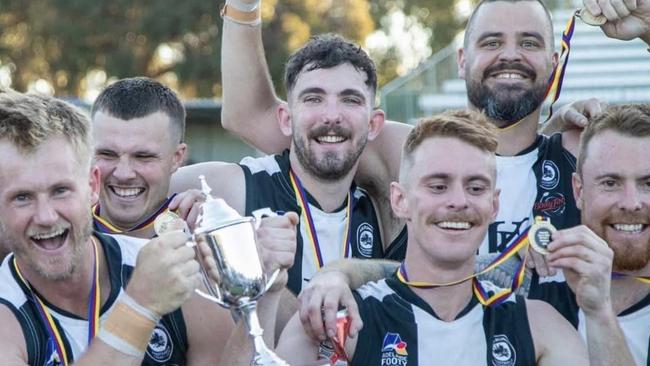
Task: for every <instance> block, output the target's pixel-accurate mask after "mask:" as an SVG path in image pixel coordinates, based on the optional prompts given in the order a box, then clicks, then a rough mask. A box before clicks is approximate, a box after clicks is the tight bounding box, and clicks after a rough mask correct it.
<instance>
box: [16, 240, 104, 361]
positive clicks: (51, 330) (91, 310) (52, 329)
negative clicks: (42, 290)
mask: <svg viewBox="0 0 650 366" xmlns="http://www.w3.org/2000/svg"><path fill="white" fill-rule="evenodd" d="M90 239H91V242H92V243H93V254H94V259H95V264H94V266H93V282H92V286H91V288H90V294H89V296H88V297H89V299H88V344H89V345H90V342H92V340H93V339H94V338H95V336H96V335H97V333H98V332H99V310H100V307H101V289H100V286H99V252H98V249H97V242H96V241H95V240H96V239H95V238H94V237H92V236H91V237H90ZM12 263H13V266H14V269H15V271H16V273H17V274H18V278H20V280H21V281H22V283H23V285H25V287H27V289H28V290H29V291H30V292H29V297H30V298H31V299H32V301H33V302H34V304H35V305H36V308H37V309H38V313H39V314H40V315H41V319H42V320H43V323H44V325H45V328H46V329H47V333H48V335H49V337H50V339H52V340H53V341H54V346H55V347H56V351H57V353H58V355H59V357H61V358H62V360H61V363H62V364H63V365H64V366H68V364H69V363H70V359H69V358H68V353H67V352H66V350H65V345H64V343H63V337H62V331H61V330H59V328H58V327H57V325H56V322H55V321H54V318H53V317H52V314H50V312H49V311H48V310H47V307H46V306H45V303H44V302H43V300H41V298H40V297H39V296H38V295H37V294H36V293H35V292H34V290H33V289H32V287H31V286H30V285H29V282H28V281H27V280H25V278H24V277H23V275H22V273H21V272H20V268H18V263H17V262H16V257H14V258H13V262H12Z"/></svg>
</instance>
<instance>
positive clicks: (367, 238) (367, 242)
mask: <svg viewBox="0 0 650 366" xmlns="http://www.w3.org/2000/svg"><path fill="white" fill-rule="evenodd" d="M374 241H375V235H374V230H373V228H372V226H371V225H370V224H368V223H367V222H364V223H363V224H361V225H359V227H358V228H357V249H358V250H359V253H360V254H361V255H362V256H364V257H368V258H370V257H372V247H373V244H374Z"/></svg>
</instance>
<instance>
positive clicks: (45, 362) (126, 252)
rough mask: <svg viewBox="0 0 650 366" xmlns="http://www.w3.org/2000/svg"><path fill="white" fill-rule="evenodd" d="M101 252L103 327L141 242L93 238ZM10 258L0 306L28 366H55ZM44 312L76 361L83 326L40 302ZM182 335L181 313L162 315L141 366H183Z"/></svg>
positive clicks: (83, 341)
mask: <svg viewBox="0 0 650 366" xmlns="http://www.w3.org/2000/svg"><path fill="white" fill-rule="evenodd" d="M95 237H96V238H97V239H98V240H99V242H100V243H101V245H100V248H101V249H103V250H104V254H105V257H106V262H107V267H108V272H109V277H110V281H111V293H110V295H109V298H108V300H107V301H106V303H105V304H104V305H103V306H102V308H101V310H100V323H101V324H103V323H104V322H105V321H106V319H107V318H108V315H109V314H110V312H111V311H112V309H113V306H114V305H115V300H116V299H117V297H118V295H119V294H120V292H121V291H123V290H124V289H125V288H126V285H127V283H128V280H129V277H130V276H131V273H132V272H133V268H134V266H135V261H136V257H137V254H138V251H139V249H140V248H141V247H142V246H143V244H144V243H146V241H145V240H142V239H136V238H132V237H127V236H123V235H115V236H108V235H104V234H100V233H95ZM12 261H13V255H9V256H7V258H5V260H4V262H3V263H2V266H1V267H0V303H1V304H3V305H5V306H7V307H8V308H9V309H11V311H12V312H13V313H14V315H15V316H16V319H17V320H18V323H20V326H21V328H22V331H23V337H24V338H25V344H26V346H27V356H28V363H29V364H30V365H34V366H57V365H59V363H58V362H55V359H57V358H58V357H56V354H57V352H56V348H55V346H54V343H53V341H51V340H50V338H49V335H48V332H47V329H46V328H45V324H44V322H43V320H42V319H41V316H40V315H39V313H38V310H37V308H36V305H35V304H34V303H33V301H32V300H30V299H29V295H28V294H29V289H27V288H26V287H25V286H24V285H23V283H22V282H21V281H20V279H19V277H18V275H17V273H16V272H15V269H14V266H13V265H12ZM45 305H46V306H47V309H48V311H49V312H50V314H51V315H52V316H53V317H54V319H55V322H56V324H57V326H58V328H59V329H62V330H63V332H62V337H63V343H64V347H65V349H66V352H67V354H68V355H72V358H73V360H76V359H78V358H79V357H80V356H81V354H82V353H83V352H84V351H85V350H86V348H87V347H88V344H87V342H88V340H87V337H88V321H87V320H86V319H82V318H80V317H78V316H76V315H74V314H71V313H69V312H66V311H65V310H62V309H59V308H57V307H56V306H54V305H52V304H50V303H48V302H47V301H45ZM187 347H188V345H187V333H186V329H185V322H184V320H183V314H182V312H181V310H180V309H179V310H176V311H174V312H173V313H170V314H168V315H165V316H164V317H163V318H162V319H161V321H160V322H159V323H158V324H157V325H156V328H155V329H154V331H153V333H152V335H151V340H150V341H149V346H148V347H147V350H146V353H145V357H144V360H143V362H142V365H184V364H185V354H186V352H187Z"/></svg>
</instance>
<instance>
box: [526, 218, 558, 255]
mask: <svg viewBox="0 0 650 366" xmlns="http://www.w3.org/2000/svg"><path fill="white" fill-rule="evenodd" d="M556 231H557V229H555V226H553V224H551V220H550V219H549V218H544V217H542V216H537V217H535V222H534V223H533V225H532V226H531V227H530V229H529V230H528V241H529V242H530V246H531V247H532V248H533V249H534V250H535V251H536V252H537V253H539V254H542V255H547V254H548V253H549V251H548V245H549V244H550V243H551V240H552V237H553V233H555V232H556Z"/></svg>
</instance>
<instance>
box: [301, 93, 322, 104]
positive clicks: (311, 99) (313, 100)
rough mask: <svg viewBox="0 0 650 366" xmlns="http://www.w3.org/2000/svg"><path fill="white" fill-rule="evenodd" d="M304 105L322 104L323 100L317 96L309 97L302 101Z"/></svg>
mask: <svg viewBox="0 0 650 366" xmlns="http://www.w3.org/2000/svg"><path fill="white" fill-rule="evenodd" d="M302 101H303V102H304V103H320V102H321V101H322V98H321V97H319V96H317V95H307V96H305V98H303V100H302Z"/></svg>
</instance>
